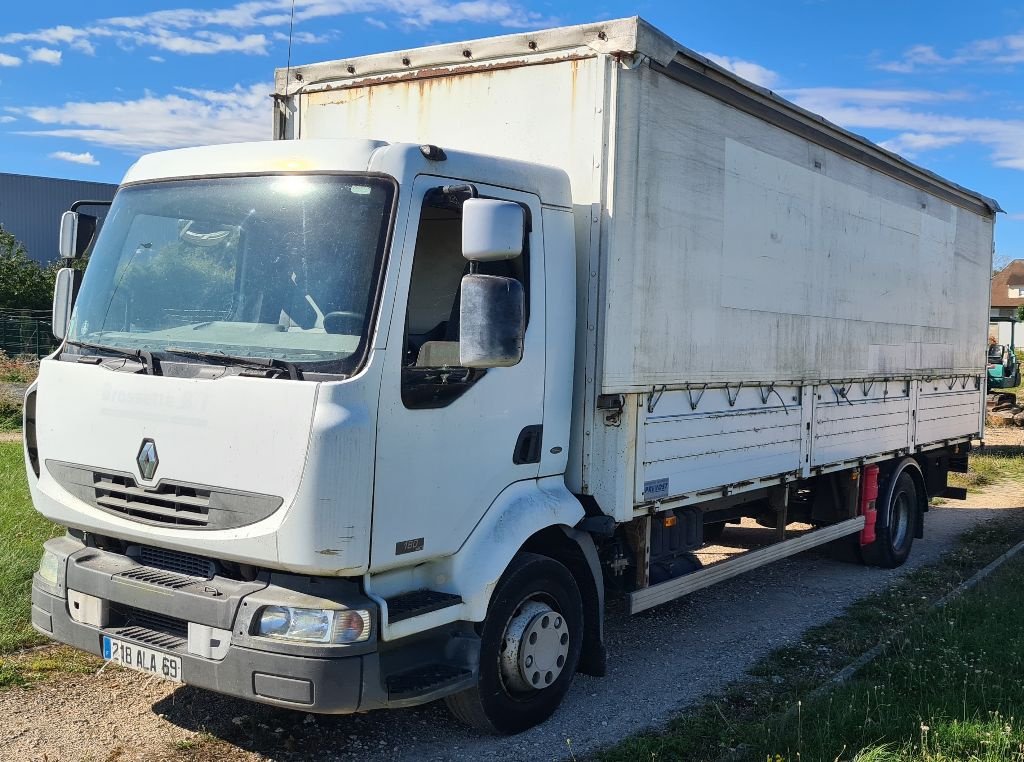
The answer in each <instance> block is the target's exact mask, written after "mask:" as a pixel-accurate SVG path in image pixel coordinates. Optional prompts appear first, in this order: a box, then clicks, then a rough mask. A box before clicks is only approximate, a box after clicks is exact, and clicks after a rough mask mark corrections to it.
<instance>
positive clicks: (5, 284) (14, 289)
mask: <svg viewBox="0 0 1024 762" xmlns="http://www.w3.org/2000/svg"><path fill="white" fill-rule="evenodd" d="M56 278H57V267H56V266H50V267H43V266H42V265H40V264H39V263H38V262H36V261H34V260H31V259H29V258H28V255H27V254H26V253H25V247H24V246H22V245H21V243H20V242H19V241H18V239H16V238H15V237H14V235H13V234H11V233H9V232H8V231H6V230H4V229H3V227H2V226H0V309H16V310H46V309H49V308H50V306H51V305H52V303H53V284H54V282H55V281H56Z"/></svg>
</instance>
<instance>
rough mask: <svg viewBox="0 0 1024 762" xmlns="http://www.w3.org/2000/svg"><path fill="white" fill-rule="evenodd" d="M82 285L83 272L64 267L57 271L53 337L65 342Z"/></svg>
mask: <svg viewBox="0 0 1024 762" xmlns="http://www.w3.org/2000/svg"><path fill="white" fill-rule="evenodd" d="M80 285H82V271H81V270H74V269H72V268H70V267H62V268H61V269H60V270H58V271H57V282H56V284H55V285H54V287H53V326H52V330H53V335H54V337H55V338H56V339H57V340H59V341H64V337H65V336H66V335H67V333H68V326H69V325H70V324H71V310H72V309H74V306H75V298H76V297H77V296H78V287H79V286H80Z"/></svg>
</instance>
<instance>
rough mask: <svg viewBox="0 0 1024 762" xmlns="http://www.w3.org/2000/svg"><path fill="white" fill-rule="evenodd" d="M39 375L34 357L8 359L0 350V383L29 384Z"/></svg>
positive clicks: (37, 363)
mask: <svg viewBox="0 0 1024 762" xmlns="http://www.w3.org/2000/svg"><path fill="white" fill-rule="evenodd" d="M38 373H39V360H37V359H35V358H34V357H9V356H8V355H7V354H6V353H5V352H4V351H3V350H2V349H0V381H6V382H7V383H11V384H31V383H32V382H33V381H35V380H36V375H38Z"/></svg>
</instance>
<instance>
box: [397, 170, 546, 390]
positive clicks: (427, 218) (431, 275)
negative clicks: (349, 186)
mask: <svg viewBox="0 0 1024 762" xmlns="http://www.w3.org/2000/svg"><path fill="white" fill-rule="evenodd" d="M463 201H464V198H462V197H457V196H452V195H450V194H445V193H443V192H442V190H441V189H440V188H437V189H435V190H433V191H431V192H429V193H427V195H426V197H425V198H424V200H423V207H422V209H421V211H420V219H419V227H418V232H417V235H416V249H415V252H414V254H413V265H412V279H411V281H410V284H409V298H408V301H407V308H406V317H405V345H404V354H403V357H402V402H403V403H404V404H405V406H406V407H408V408H438V407H445V406H446V405H449V404H451V403H452V402H454V401H455V400H456V399H458V398H459V397H460V396H462V395H463V394H464V393H465V392H466V391H467V390H468V389H469V388H470V387H471V386H472V385H473V384H474V383H476V382H477V381H478V380H479V379H480V378H481V377H482V376H483V375H484V373H486V372H487V371H484V370H479V369H471V368H465V367H462V366H461V365H460V364H459V362H460V361H459V309H460V306H461V299H460V294H461V289H460V287H461V284H462V276H463V275H465V274H467V273H468V272H469V262H468V261H466V259H465V258H464V257H463V256H462V202H463ZM528 257H529V252H528V251H524V253H523V255H522V256H519V257H517V258H516V259H512V260H508V261H504V262H493V263H487V264H481V265H479V272H482V273H485V274H487V275H501V276H504V277H509V278H516V279H517V280H519V281H520V282H521V283H523V284H524V286H525V285H526V283H527V280H526V262H527V260H528ZM527 305H529V292H528V290H527ZM527 314H529V307H527Z"/></svg>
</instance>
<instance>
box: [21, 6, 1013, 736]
mask: <svg viewBox="0 0 1024 762" xmlns="http://www.w3.org/2000/svg"><path fill="white" fill-rule="evenodd" d="M273 137H274V138H275V140H273V141H267V142H261V143H246V144H235V145H219V146H212V147H201V148H189V149H184V150H175V151H167V152H161V153H156V154H152V155H148V156H143V157H142V158H141V159H139V160H138V162H137V163H136V164H134V166H132V167H131V169H130V170H129V171H128V173H127V175H126V176H125V178H124V181H123V183H122V185H121V187H120V190H119V191H118V193H117V196H116V198H115V199H114V201H113V206H112V208H111V209H110V211H109V213H108V215H107V217H106V221H105V222H104V223H103V224H102V226H101V229H100V231H99V233H98V235H96V236H93V230H94V229H95V227H96V225H95V220H94V219H93V218H91V217H89V216H87V215H85V214H81V213H78V212H77V211H72V212H68V213H66V214H65V218H64V220H63V221H62V252H63V254H64V256H66V257H71V258H73V257H75V256H79V255H83V254H86V253H87V254H88V268H87V269H86V270H85V273H84V280H83V279H82V277H81V273H80V272H79V270H80V268H77V269H76V268H67V269H65V270H63V271H62V272H61V274H60V276H59V280H58V286H57V289H56V292H55V298H54V318H55V319H54V327H55V332H56V333H57V334H58V337H59V338H61V339H63V342H62V345H61V347H60V349H59V350H58V351H57V352H56V353H55V354H53V355H52V356H50V357H48V358H46V359H45V360H44V361H43V362H42V363H41V368H40V373H39V379H38V381H37V383H35V384H34V385H33V386H32V387H31V388H30V389H29V391H28V393H27V397H26V405H25V410H26V413H25V456H26V463H27V470H28V478H29V482H30V485H31V491H32V498H33V501H34V503H35V505H36V507H37V508H38V510H39V511H40V512H41V513H43V514H44V515H45V516H47V517H49V518H50V519H52V520H53V521H55V522H58V523H59V524H61V525H64V526H66V527H67V528H68V531H67V534H66V536H63V537H60V538H57V539H53V540H50V541H49V542H47V543H46V546H45V552H44V555H43V557H42V560H41V563H40V568H39V571H38V573H37V574H36V575H35V578H34V585H33V592H32V602H33V606H32V620H33V623H34V625H35V627H36V628H37V629H38V630H39V631H40V632H42V633H45V634H46V635H48V636H50V637H52V638H54V639H56V640H59V641H62V642H64V643H70V644H72V645H74V646H77V647H78V648H81V649H84V650H86V651H90V652H92V653H96V654H102V655H103V656H104V657H105V658H107V659H109V660H111V661H113V662H118V663H122V664H124V665H126V666H131V667H134V668H136V669H141V670H143V671H147V672H152V673H156V674H160V675H163V676H164V677H167V678H169V679H171V680H179V681H184V682H186V683H191V684H194V685H196V686H200V687H203V688H208V689H210V690H214V691H220V692H223V693H227V694H231V695H235V696H240V697H245V698H249V699H253V700H256V701H262V702H266V703H269V704H274V705H277V706H281V707H292V708H296V709H301V710H303V711H307V712H324V713H349V712H362V711H366V710H372V709H379V708H385V707H400V706H409V705H414V704H421V703H425V702H428V701H433V700H435V699H439V698H442V697H443V698H445V699H446V701H447V702H448V704H449V706H450V707H451V708H452V710H453V711H454V713H455V714H456V715H457V716H458V717H459V718H461V719H462V720H464V721H466V722H468V723H470V724H472V725H474V726H476V727H479V728H483V729H485V730H489V731H493V732H499V733H511V732H516V731H519V730H522V729H524V728H526V727H529V726H531V725H533V724H536V723H538V722H541V721H543V720H544V719H546V718H547V717H548V716H550V715H551V713H552V712H553V711H554V710H555V709H556V707H557V706H558V705H559V703H560V702H561V700H562V698H563V696H564V695H565V694H566V691H567V690H568V688H569V685H570V682H571V680H572V678H573V674H574V673H575V672H577V671H582V672H585V673H588V674H595V675H600V674H602V673H603V672H604V670H605V661H606V656H605V648H604V643H603V635H602V633H603V630H602V620H603V616H604V603H605V591H606V589H608V590H616V591H619V592H624V593H625V594H626V595H627V596H628V610H629V612H630V613H636V612H640V611H643V610H645V609H647V608H649V607H651V606H654V605H656V604H659V603H661V602H664V601H668V600H671V599H674V598H677V597H679V596H682V595H686V594H687V593H689V592H692V591H694V590H697V589H700V588H703V587H706V586H708V585H711V584H713V583H715V582H718V581H721V580H723V579H726V578H729V577H731V576H734V575H736V574H739V573H742V572H751V571H752V570H754V569H757V568H758V567H760V566H762V565H764V564H767V563H769V562H771V561H774V560H776V559H779V558H782V557H784V556H788V555H791V554H793V553H796V552H799V551H801V550H804V549H807V548H810V547H812V546H816V545H821V544H824V543H829V542H834V541H839V542H842V543H848V544H849V545H850V546H853V547H855V548H857V549H859V552H860V554H861V556H862V558H863V560H864V561H865V562H867V563H871V564H877V565H882V566H887V567H892V566H896V565H898V564H900V563H902V562H903V561H904V559H906V557H907V554H908V553H909V552H910V549H911V544H912V543H913V541H914V538H915V537H920V536H921V533H922V531H923V528H924V524H923V520H924V517H925V512H926V511H927V510H928V504H929V499H930V498H931V497H933V496H939V495H947V496H953V497H957V496H961V497H962V495H958V491H957V490H955V489H951V488H949V487H948V486H947V482H946V477H947V474H948V472H950V471H963V470H965V469H966V465H967V452H968V450H969V448H970V442H971V439H972V437H977V436H979V435H980V434H981V432H982V427H983V422H984V417H983V409H984V404H983V403H984V395H985V383H984V381H985V374H986V367H985V361H986V358H985V354H984V347H985V333H986V325H987V314H988V306H987V297H988V293H989V275H990V272H991V269H990V268H991V258H992V240H993V222H994V217H995V213H996V212H997V211H999V208H998V206H997V205H996V203H995V202H994V201H992V200H990V199H987V198H985V197H984V196H981V195H979V194H977V193H975V192H972V191H969V190H966V189H964V188H962V187H959V186H957V185H955V184H953V183H951V182H949V181H947V180H944V179H942V178H940V177H937V176H936V175H934V174H932V173H930V172H927V171H926V170H924V169H921V168H920V167H917V166H915V165H913V164H910V163H908V162H906V161H904V160H903V159H901V158H900V157H898V156H896V155H894V154H892V153H889V152H887V151H885V150H883V149H881V148H879V147H878V146H876V145H874V144H872V143H870V142H868V141H867V140H864V139H863V138H860V137H857V136H856V135H853V134H851V133H849V132H846V131H845V130H843V129H841V128H839V127H837V126H835V125H833V124H830V123H829V122H827V121H825V120H823V119H822V118H820V117H817V116H815V115H814V114H811V113H808V112H807V111H804V110H802V109H800V108H798V107H797V106H795V105H793V104H792V103H789V102H787V101H785V100H783V99H782V98H779V97H778V96H776V95H774V94H773V93H771V92H769V91H767V90H765V89H763V88H760V87H758V86H756V85H753V84H751V83H749V82H746V81H744V80H742V79H739V78H737V77H736V76H734V75H732V74H730V73H729V72H727V71H725V70H723V69H722V68H720V67H718V66H716V65H715V64H713V63H712V62H710V61H708V60H707V59H705V58H703V57H702V56H700V55H698V54H696V53H694V52H692V51H689V50H687V49H686V48H683V47H682V46H680V45H678V44H677V43H675V42H673V41H672V40H670V39H669V38H667V37H666V36H664V35H663V34H662V33H660V32H659V31H657V30H656V29H654V28H652V27H651V26H649V25H648V24H646V23H645V22H643V21H642V20H640V19H636V18H633V19H625V20H620V21H609V22H602V23H598V24H593V25H588V26H577V27H570V28H564V29H554V30H549V31H544V32H538V33H535V34H534V33H531V34H517V35H512V36H506V37H500V38H495V39H486V40H478V41H473V42H466V43H463V44H458V45H441V46H436V47H427V48H422V49H418V50H408V51H400V52H396V53H388V54H383V55H375V56H370V57H365V58H355V59H345V60H340V61H333V62H329V63H321V64H315V65H311V66H296V67H290V68H287V69H280V70H278V71H277V79H276V93H275V96H274V104H273ZM80 281H81V283H80ZM79 285H80V288H79ZM72 305H73V307H72ZM742 519H748V520H749V519H756V520H757V521H758V522H759V523H761V524H763V525H765V526H768V527H774V530H773V529H766V530H764V531H765V532H766V533H767V535H768V537H769V539H770V540H772V542H770V543H769V544H767V545H765V546H763V547H760V548H759V549H755V550H751V551H750V552H747V553H740V554H738V555H733V556H729V557H728V558H726V559H725V560H723V561H721V562H720V563H714V564H710V565H707V566H701V564H700V562H699V560H698V559H697V558H696V556H695V555H694V553H695V551H697V550H698V549H700V548H701V547H702V546H704V545H705V544H707V543H709V542H711V541H713V540H714V539H715V538H716V537H717V536H718V535H719V534H720V533H721V532H722V531H723V529H724V528H726V526H727V524H728V523H729V522H737V521H739V520H742ZM794 525H799V531H798V528H797V527H795V526H794ZM787 527H789V529H788V530H787ZM638 647H641V646H639V645H638Z"/></svg>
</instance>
